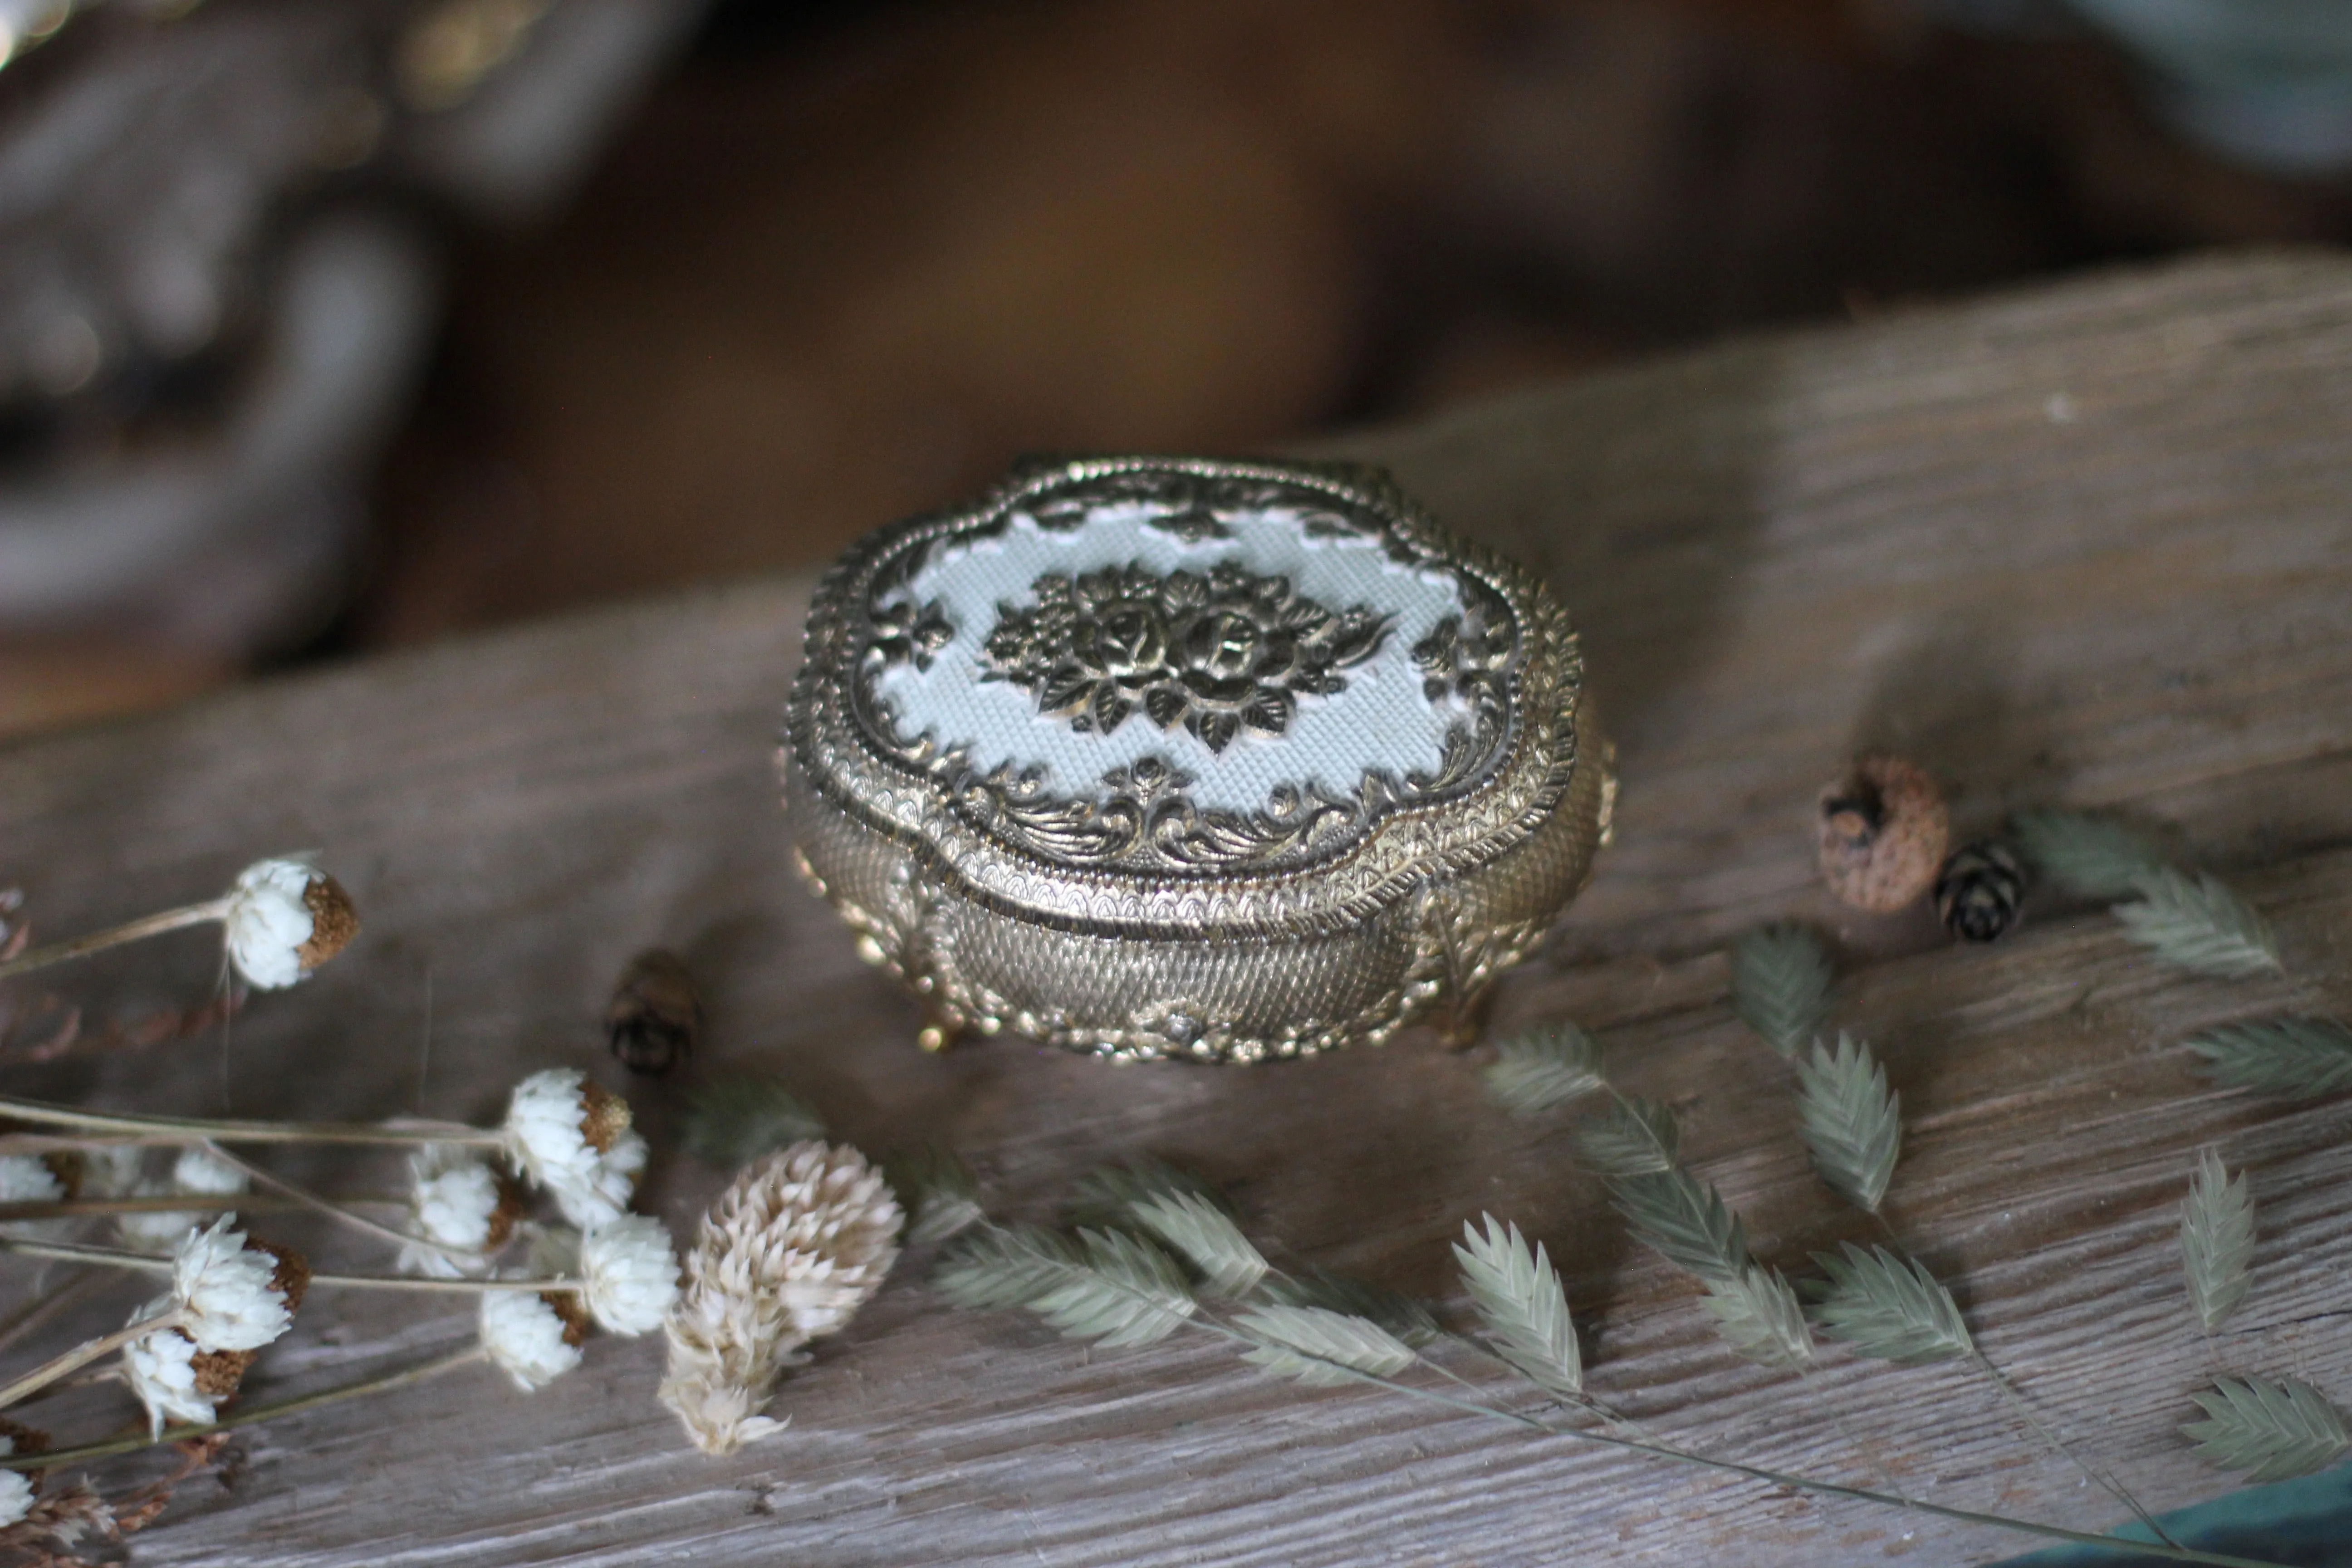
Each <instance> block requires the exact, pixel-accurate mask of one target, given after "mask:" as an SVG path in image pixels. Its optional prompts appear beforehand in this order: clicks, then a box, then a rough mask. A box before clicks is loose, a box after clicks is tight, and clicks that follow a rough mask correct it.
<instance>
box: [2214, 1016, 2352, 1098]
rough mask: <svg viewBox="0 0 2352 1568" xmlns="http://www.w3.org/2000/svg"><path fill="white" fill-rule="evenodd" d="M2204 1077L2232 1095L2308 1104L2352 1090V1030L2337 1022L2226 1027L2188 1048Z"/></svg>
mask: <svg viewBox="0 0 2352 1568" xmlns="http://www.w3.org/2000/svg"><path fill="white" fill-rule="evenodd" d="M2189 1049H2190V1050H2192V1051H2195V1052H2196V1053H2197V1054H2198V1055H2199V1056H2200V1057H2203V1058H2205V1073H2206V1076H2207V1077H2209V1078H2210V1079H2213V1081H2214V1082H2216V1083H2220V1084H2225V1085H2227V1086H2228V1087H2230V1088H2231V1089H2251V1090H2252V1091H2253V1092H2254V1093H2256V1094H2278V1095H2284V1096H2286V1097H2287V1098H2288V1099H2290V1100H2309V1099H2311V1098H2313V1097H2314V1096H2316V1095H2322V1094H2334V1093H2336V1092H2337V1091H2338V1090H2340V1089H2352V1029H2347V1028H2346V1027H2345V1026H2343V1025H2341V1024H2339V1023H2337V1022H2336V1020H2334V1019H2333V1018H2269V1019H2264V1020H2263V1021H2262V1022H2260V1023H2254V1024H2224V1025H2222V1026H2221V1027H2219V1028H2216V1029H2208V1030H2207V1031H2206V1032H2205V1033H2203V1034H2201V1035H2199V1036H2197V1037H2195V1038H2193V1039H2191V1040H2190V1041H2189Z"/></svg>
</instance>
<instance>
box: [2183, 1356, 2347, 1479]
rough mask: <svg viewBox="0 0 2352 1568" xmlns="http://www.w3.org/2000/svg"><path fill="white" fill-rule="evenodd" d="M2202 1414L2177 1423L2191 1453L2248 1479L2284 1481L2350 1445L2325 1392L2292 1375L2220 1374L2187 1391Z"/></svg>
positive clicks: (2328, 1460)
mask: <svg viewBox="0 0 2352 1568" xmlns="http://www.w3.org/2000/svg"><path fill="white" fill-rule="evenodd" d="M2189 1397H2190V1398H2191V1399H2194V1400H2195V1401H2197V1404H2198V1405H2199V1407H2200V1408H2201V1409H2202V1410H2203V1411H2204V1412H2205V1415H2206V1417H2207V1418H2206V1419H2205V1420H2202V1421H2191V1422H2189V1423H2188V1424H2187V1425H2185V1426H2182V1427H2181V1428H2180V1431H2181V1435H2182V1436H2185V1437H2187V1438H2189V1440H2190V1441H2191V1442H2193V1443H2195V1444H2196V1445H2197V1457H2198V1458H2200V1459H2202V1460H2204V1461H2205V1462H2206V1463H2207V1464H2209V1465H2211V1466H2213V1467H2215V1468H2218V1469H2224V1470H2243V1471H2245V1472H2246V1479H2247V1480H2248V1481H2250V1482H2251V1481H2284V1480H2292V1479H2294V1478H2295V1477H2296V1476H2307V1475H2309V1474H2311V1473H2312V1472H2313V1471H2314V1470H2324V1469H2326V1468H2327V1467H2328V1466H2329V1465H2332V1464H2334V1463H2335V1462H2336V1459H2337V1458H2339V1457H2341V1456H2342V1454H2343V1452H2344V1450H2345V1448H2346V1447H2352V1437H2347V1436H2346V1435H2345V1431H2344V1417H2343V1416H2342V1415H2339V1414H2338V1413H2337V1411H2336V1406H2334V1405H2330V1404H2329V1403H2328V1402H2327V1398H2326V1395H2325V1394H2321V1393H2320V1392H2319V1390H2317V1389H2315V1388H2314V1387H2312V1386H2311V1384H2307V1383H2299V1382H2295V1381H2294V1380H2292V1379H2290V1380H2289V1381H2287V1382H2285V1383H2271V1382H2269V1381H2267V1380H2265V1379H2263V1378H2259V1377H2247V1378H2237V1377H2225V1378H2222V1379H2221V1380H2220V1381H2218V1382H2217V1383H2215V1384H2213V1386H2212V1387H2211V1388H2210V1390H2207V1391H2206V1392H2204V1393H2202V1394H2190V1395H2189Z"/></svg>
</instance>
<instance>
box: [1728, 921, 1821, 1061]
mask: <svg viewBox="0 0 2352 1568" xmlns="http://www.w3.org/2000/svg"><path fill="white" fill-rule="evenodd" d="M1829 994H1830V960H1829V954H1828V953H1827V952H1823V951H1822V940H1821V938H1819V937H1817V936H1815V935H1814V934H1813V933H1812V932H1811V931H1807V930H1806V929H1805V928H1804V927H1802V926H1799V925H1771V926H1765V927H1763V928H1761V929H1760V930H1758V931H1749V932H1748V934H1747V935H1746V936H1743V937H1741V938H1740V939H1739V941H1738V944H1737V945H1735V946H1734V947H1733V948H1732V950H1731V1009H1732V1011H1733V1012H1735V1013H1737V1014H1738V1015H1739V1017H1740V1020H1741V1022H1743V1023H1745V1024H1746V1025H1747V1026H1748V1027H1749V1028H1751V1029H1753V1030H1755V1031H1756V1032H1757V1034H1759V1036H1761V1037H1763V1040H1764V1043H1765V1044H1766V1045H1768V1046H1770V1047H1772V1048H1773V1049H1774V1050H1776V1051H1778V1052H1780V1054H1781V1055H1782V1056H1784V1057H1793V1056H1795V1055H1796V1054H1797V1053H1798V1052H1799V1051H1801V1050H1802V1049H1804V1048H1805V1043H1806V1042H1807V1041H1808V1040H1811V1038H1812V1037H1813V1036H1814V1035H1816V1034H1817V1033H1819V1032H1820V1030H1821V1026H1822V1020H1823V1019H1824V1018H1826V1017H1828V1016H1829Z"/></svg>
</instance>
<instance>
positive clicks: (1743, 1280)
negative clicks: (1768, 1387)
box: [1699, 1264, 1813, 1372]
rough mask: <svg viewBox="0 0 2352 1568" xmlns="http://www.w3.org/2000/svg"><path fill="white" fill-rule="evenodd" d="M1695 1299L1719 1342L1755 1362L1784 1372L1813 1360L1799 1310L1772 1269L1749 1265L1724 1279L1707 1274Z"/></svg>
mask: <svg viewBox="0 0 2352 1568" xmlns="http://www.w3.org/2000/svg"><path fill="white" fill-rule="evenodd" d="M1699 1304H1700V1305H1701V1306H1703V1307H1705V1308H1706V1310H1707V1314H1708V1316H1710V1317H1712V1318H1713V1319H1714V1320H1715V1331H1716V1332H1717V1333H1718V1334H1720V1335H1721V1336H1722V1337H1723V1342H1724V1343H1725V1344H1727V1345H1729V1346H1730V1347H1731V1348H1732V1349H1733V1350H1735V1351H1737V1352H1739V1354H1741V1355H1743V1356H1745V1357H1747V1358H1748V1360H1749V1361H1752V1362H1754V1363H1757V1364H1758V1365H1759V1366H1769V1367H1774V1368H1777V1369H1779V1370H1780V1371H1782V1372H1790V1371H1793V1370H1795V1369H1796V1368H1798V1367H1801V1366H1802V1365H1804V1364H1805V1363H1807V1362H1809V1361H1811V1360H1812V1359H1813V1336H1812V1334H1811V1331H1808V1330H1807V1329H1806V1327H1805V1310H1804V1308H1803V1307H1801V1306H1800V1305H1798V1303H1797V1293H1796V1291H1795V1290H1793V1289H1790V1286H1789V1281H1788V1279H1787V1278H1786V1277H1785V1276H1783V1275H1782V1274H1781V1272H1780V1270H1779V1269H1777V1268H1764V1267H1763V1266H1761V1265H1760V1264H1750V1265H1748V1267H1747V1268H1742V1269H1741V1270H1740V1271H1739V1272H1738V1273H1737V1274H1735V1275H1733V1276H1732V1277H1731V1278H1730V1279H1710V1280H1708V1281H1707V1286H1706V1295H1705V1296H1703V1297H1701V1298H1700V1300H1699Z"/></svg>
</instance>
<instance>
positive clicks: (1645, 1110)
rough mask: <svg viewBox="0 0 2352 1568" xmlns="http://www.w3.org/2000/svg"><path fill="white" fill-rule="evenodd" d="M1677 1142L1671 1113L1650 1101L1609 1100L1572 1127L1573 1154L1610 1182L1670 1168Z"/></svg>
mask: <svg viewBox="0 0 2352 1568" xmlns="http://www.w3.org/2000/svg"><path fill="white" fill-rule="evenodd" d="M1681 1142H1682V1130H1681V1129H1680V1128H1678V1127H1676V1126H1675V1113H1674V1112H1673V1111H1671V1110H1667V1109H1666V1108H1665V1107H1664V1106H1663V1105H1661V1104H1659V1103H1658V1102H1657V1101H1656V1100H1641V1099H1633V1100H1614V1101H1612V1102H1611V1104H1610V1106H1609V1109H1608V1110H1604V1111H1602V1112H1601V1114H1600V1115H1598V1116H1595V1117H1592V1118H1591V1119H1589V1120H1587V1121H1580V1122H1579V1123H1578V1124H1577V1127H1576V1152H1577V1154H1578V1155H1579V1156H1580V1158H1582V1160H1583V1161H1584V1163H1586V1164H1587V1165H1589V1166H1591V1168H1592V1172H1593V1173H1594V1174H1595V1175H1598V1176H1601V1177H1603V1178H1605V1179H1606V1180H1609V1181H1612V1182H1614V1181H1622V1180H1623V1179H1624V1178H1625V1177H1627V1176H1645V1175H1654V1174H1656V1173H1659V1172H1662V1171H1671V1170H1673V1169H1674V1168H1675V1150H1676V1149H1677V1148H1678V1147H1679V1146H1680V1144H1681Z"/></svg>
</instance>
